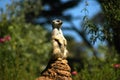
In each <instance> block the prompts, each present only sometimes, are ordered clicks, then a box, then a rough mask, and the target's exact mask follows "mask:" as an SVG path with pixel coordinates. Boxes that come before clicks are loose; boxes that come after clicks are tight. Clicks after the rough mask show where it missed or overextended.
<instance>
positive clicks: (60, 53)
mask: <svg viewBox="0 0 120 80" xmlns="http://www.w3.org/2000/svg"><path fill="white" fill-rule="evenodd" d="M61 27H62V21H61V20H58V19H55V20H53V21H52V28H53V29H52V45H53V55H52V56H53V57H54V59H58V58H62V59H65V58H66V57H67V53H68V50H67V49H66V45H67V40H66V39H65V37H64V36H63V33H62V30H61Z"/></svg>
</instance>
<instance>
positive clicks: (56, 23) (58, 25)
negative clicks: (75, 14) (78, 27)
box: [52, 19, 63, 29]
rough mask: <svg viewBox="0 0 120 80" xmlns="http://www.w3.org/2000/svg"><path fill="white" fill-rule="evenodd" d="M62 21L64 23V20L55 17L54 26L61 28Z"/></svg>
mask: <svg viewBox="0 0 120 80" xmlns="http://www.w3.org/2000/svg"><path fill="white" fill-rule="evenodd" d="M62 23H63V22H62V20H59V19H55V20H53V21H52V27H53V28H58V29H59V28H61V26H62Z"/></svg>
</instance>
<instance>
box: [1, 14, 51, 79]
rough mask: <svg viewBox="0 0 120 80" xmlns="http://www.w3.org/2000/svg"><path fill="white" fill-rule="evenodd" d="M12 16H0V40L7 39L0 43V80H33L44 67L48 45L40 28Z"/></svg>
mask: <svg viewBox="0 0 120 80" xmlns="http://www.w3.org/2000/svg"><path fill="white" fill-rule="evenodd" d="M15 14H16V13H14V14H12V15H8V12H6V13H2V14H0V16H1V18H0V39H1V40H4V38H6V36H9V40H5V41H2V42H0V80H34V79H35V78H36V77H37V76H38V75H40V72H41V71H42V70H43V69H44V68H45V66H46V65H47V61H48V59H49V57H48V55H49V53H50V51H51V43H50V41H49V40H48V38H47V35H48V33H47V31H46V30H44V29H43V27H42V26H40V25H33V24H31V23H26V22H25V20H24V16H23V15H22V14H21V15H20V16H15ZM48 41H49V42H48Z"/></svg>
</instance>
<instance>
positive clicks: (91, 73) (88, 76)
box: [73, 58, 120, 80]
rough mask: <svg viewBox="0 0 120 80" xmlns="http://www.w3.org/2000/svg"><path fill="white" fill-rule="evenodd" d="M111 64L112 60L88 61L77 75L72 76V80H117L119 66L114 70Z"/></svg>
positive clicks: (119, 76) (119, 72) (119, 74)
mask: <svg viewBox="0 0 120 80" xmlns="http://www.w3.org/2000/svg"><path fill="white" fill-rule="evenodd" d="M113 64H115V61H114V59H113V58H109V61H108V62H106V61H98V60H96V59H95V58H92V59H90V60H89V64H85V67H84V69H82V70H81V71H80V72H79V73H78V74H77V75H75V76H73V80H119V78H120V65H119V68H116V67H115V66H114V65H113Z"/></svg>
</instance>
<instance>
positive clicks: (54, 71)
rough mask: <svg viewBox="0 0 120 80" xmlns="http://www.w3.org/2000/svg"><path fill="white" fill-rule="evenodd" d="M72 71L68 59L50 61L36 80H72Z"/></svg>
mask: <svg viewBox="0 0 120 80" xmlns="http://www.w3.org/2000/svg"><path fill="white" fill-rule="evenodd" d="M70 71H71V69H70V67H69V65H68V63H67V60H62V59H61V60H56V61H50V62H49V65H48V66H47V67H46V69H45V70H44V71H43V72H42V74H41V76H40V77H39V78H37V79H36V80H72V78H71V73H70Z"/></svg>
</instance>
